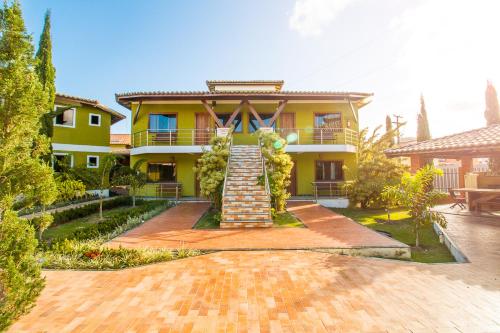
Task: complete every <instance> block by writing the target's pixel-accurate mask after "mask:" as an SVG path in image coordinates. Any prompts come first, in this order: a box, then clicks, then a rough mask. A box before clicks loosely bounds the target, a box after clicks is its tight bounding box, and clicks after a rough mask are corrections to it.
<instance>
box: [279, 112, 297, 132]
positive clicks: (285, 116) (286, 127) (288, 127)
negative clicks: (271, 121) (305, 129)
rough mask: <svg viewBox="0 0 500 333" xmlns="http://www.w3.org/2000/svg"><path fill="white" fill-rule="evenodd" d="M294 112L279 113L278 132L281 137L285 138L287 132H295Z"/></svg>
mask: <svg viewBox="0 0 500 333" xmlns="http://www.w3.org/2000/svg"><path fill="white" fill-rule="evenodd" d="M295 132H296V129H295V113H291V112H283V113H282V114H280V129H279V133H280V135H281V137H282V138H284V139H286V137H287V136H288V134H290V133H295Z"/></svg>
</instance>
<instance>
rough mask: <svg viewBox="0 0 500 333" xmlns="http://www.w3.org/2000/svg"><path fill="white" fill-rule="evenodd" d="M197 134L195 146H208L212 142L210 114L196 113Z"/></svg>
mask: <svg viewBox="0 0 500 333" xmlns="http://www.w3.org/2000/svg"><path fill="white" fill-rule="evenodd" d="M195 122H196V132H195V136H194V144H195V145H206V144H208V141H209V140H210V118H209V115H208V113H196V114H195Z"/></svg>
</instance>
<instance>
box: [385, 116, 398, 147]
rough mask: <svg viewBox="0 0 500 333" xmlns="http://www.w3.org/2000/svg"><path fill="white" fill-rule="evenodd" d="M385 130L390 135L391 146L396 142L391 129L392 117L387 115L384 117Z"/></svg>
mask: <svg viewBox="0 0 500 333" xmlns="http://www.w3.org/2000/svg"><path fill="white" fill-rule="evenodd" d="M385 132H386V133H388V135H389V136H390V140H391V147H392V146H394V145H395V144H396V140H395V136H396V133H395V132H394V131H393V130H392V119H391V117H390V116H389V115H387V116H386V117H385Z"/></svg>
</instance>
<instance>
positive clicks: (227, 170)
mask: <svg viewBox="0 0 500 333" xmlns="http://www.w3.org/2000/svg"><path fill="white" fill-rule="evenodd" d="M228 135H230V137H229V148H228V149H229V155H228V157H227V163H226V172H225V174H224V184H223V185H222V198H224V196H225V195H226V183H227V176H228V175H229V163H230V162H231V147H232V146H233V136H232V134H231V133H229V134H228Z"/></svg>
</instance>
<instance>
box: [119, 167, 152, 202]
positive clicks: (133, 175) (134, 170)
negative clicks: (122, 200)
mask: <svg viewBox="0 0 500 333" xmlns="http://www.w3.org/2000/svg"><path fill="white" fill-rule="evenodd" d="M146 162H147V160H146V159H140V160H137V161H136V162H135V163H134V165H133V166H132V167H128V166H122V167H121V168H120V169H119V170H118V172H117V176H116V177H115V178H114V179H113V184H115V185H127V186H128V187H129V193H130V195H131V196H132V206H133V207H135V197H136V195H137V191H138V190H140V189H141V188H143V187H144V185H146V182H147V175H146V174H145V173H144V172H142V171H141V166H142V165H143V164H144V163H146Z"/></svg>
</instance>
